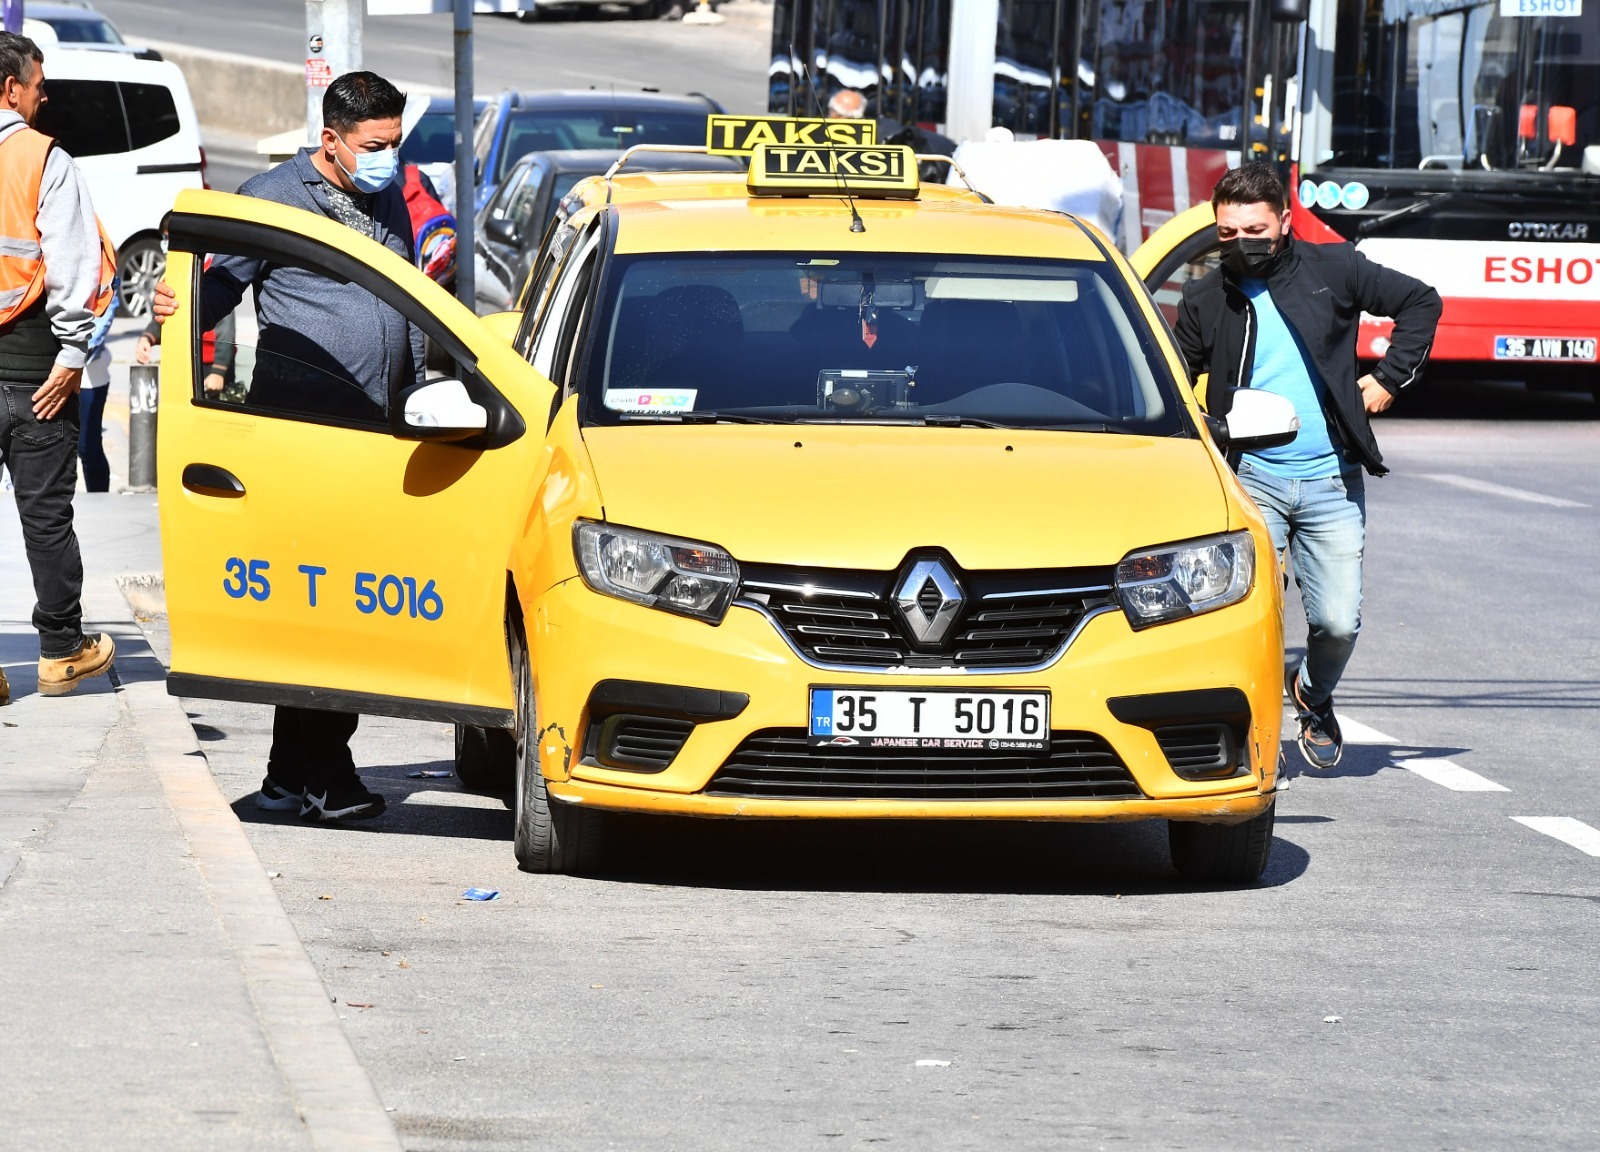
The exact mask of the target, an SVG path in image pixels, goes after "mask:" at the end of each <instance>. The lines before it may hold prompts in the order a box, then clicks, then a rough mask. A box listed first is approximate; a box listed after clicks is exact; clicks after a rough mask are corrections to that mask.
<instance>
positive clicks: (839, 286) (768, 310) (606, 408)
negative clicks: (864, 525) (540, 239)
mask: <svg viewBox="0 0 1600 1152" xmlns="http://www.w3.org/2000/svg"><path fill="white" fill-rule="evenodd" d="M615 267H616V268H617V271H616V272H615V273H614V274H613V275H611V276H610V277H609V278H608V279H609V282H610V283H609V286H608V289H607V292H606V300H605V304H604V311H603V313H602V317H603V319H602V322H601V324H600V326H599V328H598V331H597V335H596V343H595V346H594V348H593V349H592V351H591V353H590V357H589V364H590V368H589V374H588V382H587V384H588V387H587V397H588V403H587V404H586V415H585V419H586V420H587V421H589V422H590V423H599V424H621V423H633V422H675V421H683V422H717V421H728V422H776V423H811V422H817V421H826V422H835V421H865V422H872V423H889V422H900V423H922V424H950V425H976V426H990V425H993V426H1003V427H1019V428H1060V429H1072V430H1083V431H1106V432H1131V433H1136V434H1139V435H1147V436H1168V435H1175V434H1183V433H1184V432H1185V431H1186V429H1187V424H1186V422H1185V421H1184V420H1183V417H1182V416H1181V414H1180V413H1181V406H1180V405H1179V403H1178V400H1177V395H1176V392H1175V390H1174V387H1173V384H1172V381H1171V378H1170V376H1169V375H1168V372H1167V368H1166V364H1165V362H1164V360H1163V358H1162V356H1161V354H1160V351H1159V349H1158V346H1157V345H1156V343H1155V339H1154V336H1153V334H1152V333H1151V331H1150V330H1149V328H1148V327H1147V326H1146V324H1145V322H1144V320H1143V317H1142V316H1141V315H1140V314H1139V313H1138V312H1137V311H1136V310H1135V304H1134V299H1133V296H1132V295H1131V293H1129V292H1128V291H1127V290H1126V288H1125V287H1123V286H1121V285H1120V284H1119V283H1118V281H1117V280H1116V279H1115V278H1116V271H1115V269H1114V268H1112V267H1111V266H1109V265H1106V264H1101V263H1091V262H1074V261H1061V260H1051V261H1045V260H1008V259H997V258H992V257H979V256H904V255H888V254H870V255H860V254H855V255H832V254H830V255H821V256H816V255H809V254H796V253H788V252H775V253H759V254H733V255H724V254H707V255H672V256H635V257H624V258H620V259H618V261H617V262H616V265H615Z"/></svg>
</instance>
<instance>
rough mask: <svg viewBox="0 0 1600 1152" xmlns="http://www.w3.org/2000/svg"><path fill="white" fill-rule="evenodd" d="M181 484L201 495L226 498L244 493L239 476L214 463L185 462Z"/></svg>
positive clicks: (232, 497) (232, 498)
mask: <svg viewBox="0 0 1600 1152" xmlns="http://www.w3.org/2000/svg"><path fill="white" fill-rule="evenodd" d="M183 486H184V487H185V488H187V489H188V490H189V491H191V492H198V493H199V494H200V495H202V496H221V497H223V498H224V499H228V500H237V499H238V498H239V497H241V496H243V495H244V485H243V484H241V483H239V478H238V477H237V476H235V475H234V474H233V473H232V472H229V471H228V470H227V469H226V468H219V467H217V466H216V465H215V464H185V465H184V466H183Z"/></svg>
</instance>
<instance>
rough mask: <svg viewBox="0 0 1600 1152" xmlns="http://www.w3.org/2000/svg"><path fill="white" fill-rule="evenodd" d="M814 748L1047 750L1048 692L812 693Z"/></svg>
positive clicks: (871, 690)
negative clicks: (822, 746)
mask: <svg viewBox="0 0 1600 1152" xmlns="http://www.w3.org/2000/svg"><path fill="white" fill-rule="evenodd" d="M810 716H811V727H810V741H809V742H810V743H811V744H814V745H824V744H825V745H828V746H830V747H835V748H865V749H871V748H934V749H948V748H971V749H973V750H975V751H978V750H983V751H998V750H1005V751H1041V752H1042V751H1045V750H1047V749H1048V748H1049V747H1050V693H1048V692H971V691H967V690H966V689H961V688H909V689H898V688H897V689H877V688H813V689H811V712H810Z"/></svg>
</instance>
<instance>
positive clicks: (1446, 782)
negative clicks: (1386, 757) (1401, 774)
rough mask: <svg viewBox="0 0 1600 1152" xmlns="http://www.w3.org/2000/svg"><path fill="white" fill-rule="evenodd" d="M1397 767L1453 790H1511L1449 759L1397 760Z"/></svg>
mask: <svg viewBox="0 0 1600 1152" xmlns="http://www.w3.org/2000/svg"><path fill="white" fill-rule="evenodd" d="M1395 767H1396V768H1404V769H1405V770H1406V771H1407V772H1415V773H1416V774H1417V775H1418V776H1421V777H1422V778H1423V779H1424V780H1432V781H1433V782H1434V783H1435V784H1437V785H1439V786H1440V787H1441V788H1448V789H1450V791H1452V792H1509V791H1511V789H1509V788H1507V787H1506V786H1505V785H1504V784H1496V783H1495V782H1494V781H1493V780H1490V779H1488V778H1486V777H1483V776H1479V775H1478V774H1477V773H1476V772H1474V771H1472V769H1470V768H1463V767H1461V765H1459V764H1452V763H1451V762H1450V761H1448V760H1396V761H1395Z"/></svg>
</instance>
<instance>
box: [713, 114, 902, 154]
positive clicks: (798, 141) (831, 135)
mask: <svg viewBox="0 0 1600 1152" xmlns="http://www.w3.org/2000/svg"><path fill="white" fill-rule="evenodd" d="M877 142H878V123H877V121H876V120H824V119H822V118H820V117H816V116H727V115H723V114H720V113H718V114H716V115H712V116H707V117H706V151H707V152H709V153H711V154H712V155H713V156H752V155H754V154H755V150H756V148H758V147H759V146H760V145H762V144H792V145H800V146H809V147H818V146H822V147H826V146H827V145H829V144H876V143H877Z"/></svg>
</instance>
